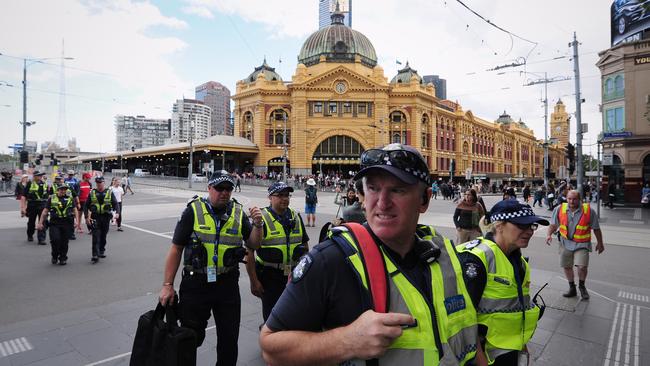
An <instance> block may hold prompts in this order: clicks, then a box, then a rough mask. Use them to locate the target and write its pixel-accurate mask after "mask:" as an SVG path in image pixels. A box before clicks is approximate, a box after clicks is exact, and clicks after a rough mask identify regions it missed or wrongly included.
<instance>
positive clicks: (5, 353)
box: [0, 343, 7, 357]
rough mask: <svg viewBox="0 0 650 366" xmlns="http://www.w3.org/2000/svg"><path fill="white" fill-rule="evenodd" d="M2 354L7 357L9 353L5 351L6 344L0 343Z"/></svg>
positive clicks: (0, 352)
mask: <svg viewBox="0 0 650 366" xmlns="http://www.w3.org/2000/svg"><path fill="white" fill-rule="evenodd" d="M0 354H2V357H5V356H6V355H7V351H5V346H4V345H3V344H2V343H0Z"/></svg>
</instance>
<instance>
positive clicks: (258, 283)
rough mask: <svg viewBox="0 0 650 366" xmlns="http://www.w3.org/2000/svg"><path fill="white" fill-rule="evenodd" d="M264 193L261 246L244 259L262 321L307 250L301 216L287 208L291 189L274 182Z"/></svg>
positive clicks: (305, 233)
mask: <svg viewBox="0 0 650 366" xmlns="http://www.w3.org/2000/svg"><path fill="white" fill-rule="evenodd" d="M268 192H269V201H270V205H269V206H268V207H265V208H263V209H262V218H263V219H264V234H263V238H262V244H261V246H260V249H258V250H256V251H255V252H253V251H250V252H249V253H248V256H247V260H246V271H247V272H248V277H249V278H250V281H251V292H252V293H253V295H255V296H257V297H259V298H261V299H262V318H263V319H264V321H266V319H268V317H269V314H271V309H273V306H275V303H276V302H277V301H278V299H279V298H280V295H282V291H284V288H285V287H286V284H287V279H288V276H289V274H290V273H291V271H292V270H293V268H294V267H295V266H296V264H298V261H299V260H300V257H302V255H303V254H305V253H307V251H308V250H309V246H308V242H309V236H308V235H307V232H306V230H305V224H304V222H303V221H302V217H301V216H300V214H299V213H298V212H296V211H294V210H293V209H292V208H290V207H289V202H290V200H291V192H293V188H292V187H289V186H288V185H287V184H286V183H284V182H276V183H273V184H271V186H269V188H268Z"/></svg>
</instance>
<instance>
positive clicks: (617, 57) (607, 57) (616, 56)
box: [596, 50, 623, 67]
mask: <svg viewBox="0 0 650 366" xmlns="http://www.w3.org/2000/svg"><path fill="white" fill-rule="evenodd" d="M622 59H623V55H622V54H621V53H620V52H618V51H612V50H607V51H605V53H603V54H602V55H601V56H600V59H598V62H596V66H597V67H604V66H606V65H607V64H611V63H614V62H618V61H621V60H622Z"/></svg>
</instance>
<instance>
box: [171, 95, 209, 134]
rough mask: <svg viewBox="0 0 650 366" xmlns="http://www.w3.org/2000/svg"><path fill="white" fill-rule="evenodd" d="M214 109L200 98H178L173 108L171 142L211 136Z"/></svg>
mask: <svg viewBox="0 0 650 366" xmlns="http://www.w3.org/2000/svg"><path fill="white" fill-rule="evenodd" d="M211 116H212V109H211V108H210V107H209V106H207V105H205V103H203V102H202V101H200V100H195V99H178V100H177V101H176V103H174V107H173V109H172V121H171V142H172V143H178V142H188V141H189V138H190V131H193V133H192V136H193V139H194V140H200V139H206V138H208V137H210V136H211V135H210V123H211Z"/></svg>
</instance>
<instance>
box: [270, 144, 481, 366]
mask: <svg viewBox="0 0 650 366" xmlns="http://www.w3.org/2000/svg"><path fill="white" fill-rule="evenodd" d="M361 167H362V169H361V170H360V171H359V173H357V175H356V176H355V178H354V179H363V191H364V195H365V201H364V206H365V208H366V219H367V222H366V223H365V224H363V226H360V225H359V224H356V225H359V226H356V229H355V230H356V231H357V232H356V233H354V234H352V233H351V232H350V231H349V230H344V228H343V227H338V228H336V229H335V230H333V233H332V235H331V236H330V239H328V240H326V241H324V242H322V243H320V244H318V245H317V246H316V247H315V248H314V249H312V250H311V251H310V252H309V253H308V254H307V255H305V256H304V257H303V258H302V259H301V260H300V263H299V264H298V266H296V268H295V269H294V271H293V272H292V279H291V282H290V283H289V284H288V285H287V288H286V290H285V291H284V293H283V294H282V296H281V297H280V299H279V300H278V302H277V304H276V305H275V307H274V308H273V310H272V312H271V315H270V317H269V319H268V320H267V322H266V324H265V326H264V327H263V328H262V331H261V334H260V345H261V348H262V355H263V357H264V359H265V360H266V361H267V362H268V363H270V364H292V365H312V364H339V363H344V364H346V365H362V364H365V361H363V360H366V359H375V358H378V359H379V360H378V362H379V364H380V365H418V364H419V365H424V364H426V365H439V364H443V365H464V364H466V363H467V362H468V361H469V360H471V359H473V358H474V356H475V353H476V350H477V326H476V311H475V309H474V306H473V304H472V302H471V300H470V298H469V295H468V293H467V290H466V289H465V285H464V282H463V278H462V270H461V267H460V263H459V262H458V258H457V257H456V254H455V251H454V248H453V245H452V244H451V242H450V241H449V240H444V239H443V238H442V236H440V235H437V234H436V235H435V236H432V237H429V238H424V237H420V236H419V235H418V234H417V228H418V219H419V217H420V214H421V213H424V212H426V210H427V208H428V206H429V200H430V197H431V183H430V177H429V167H428V166H427V163H426V160H424V158H423V157H422V155H421V154H420V153H419V152H418V151H417V150H416V149H414V148H413V147H411V146H405V145H401V144H390V145H387V146H385V147H384V148H382V149H370V150H367V151H365V152H363V153H362V154H361ZM351 225H354V224H351ZM337 231H338V232H337ZM357 234H359V235H358V236H357ZM361 248H364V249H363V255H362V254H360V253H361V250H362V249H361ZM373 248H374V249H373ZM366 250H368V251H369V252H372V253H374V255H372V256H370V255H368V256H367V255H366V254H367V253H369V252H367V251H366ZM371 258H374V259H372V260H371ZM378 266H379V267H378ZM369 273H373V274H377V275H378V276H377V277H374V279H379V280H381V278H384V279H385V280H384V281H385V286H386V287H385V288H381V287H383V286H379V285H377V284H376V283H377V282H369V281H370V280H371V279H372V278H371V277H369V276H370V275H369ZM375 286H377V287H380V288H377V287H375ZM373 287H374V288H376V289H377V291H379V292H378V293H377V294H378V295H377V297H375V290H373ZM382 291H383V293H384V296H383V297H382V296H381V293H382ZM387 294H388V295H387ZM373 309H374V310H373ZM375 310H377V311H375ZM383 311H385V312H383Z"/></svg>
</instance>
